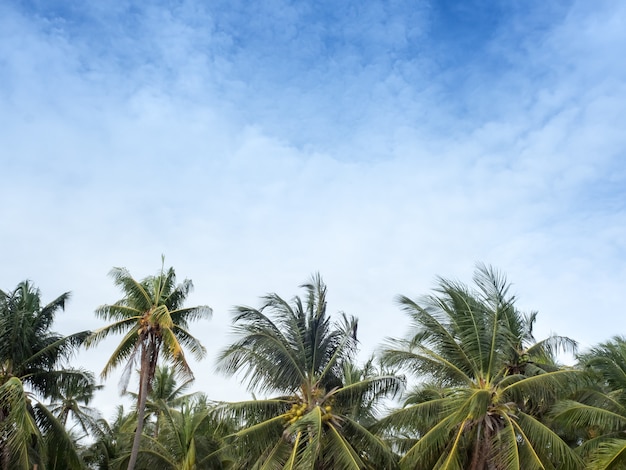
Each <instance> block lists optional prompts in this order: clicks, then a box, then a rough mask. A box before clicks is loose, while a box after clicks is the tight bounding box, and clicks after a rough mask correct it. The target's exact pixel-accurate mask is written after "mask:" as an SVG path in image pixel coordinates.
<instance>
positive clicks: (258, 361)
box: [219, 275, 402, 470]
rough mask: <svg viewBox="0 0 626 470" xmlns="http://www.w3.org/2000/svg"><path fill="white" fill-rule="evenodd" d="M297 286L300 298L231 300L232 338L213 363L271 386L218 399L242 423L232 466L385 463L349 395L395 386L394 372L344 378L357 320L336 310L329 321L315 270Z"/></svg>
mask: <svg viewBox="0 0 626 470" xmlns="http://www.w3.org/2000/svg"><path fill="white" fill-rule="evenodd" d="M301 287H303V288H304V289H305V292H306V295H305V297H304V299H302V298H300V297H297V296H296V297H294V299H293V300H292V301H291V302H286V301H285V300H283V299H282V298H281V297H279V296H278V295H277V294H269V295H267V296H265V297H264V298H263V301H264V302H263V305H262V306H261V308H260V309H254V308H251V307H243V306H240V307H236V310H235V315H234V319H233V330H234V333H235V335H236V337H237V338H238V339H237V340H236V341H235V342H234V343H233V344H232V345H231V346H229V347H228V348H226V349H225V350H224V351H223V352H222V353H221V354H220V356H219V369H220V370H221V371H223V372H225V373H226V374H227V375H231V376H232V375H235V374H236V373H241V374H243V378H244V380H245V381H247V385H248V389H249V390H250V391H253V392H255V391H256V392H262V393H268V392H269V393H273V394H277V396H276V397H274V398H269V399H263V400H253V401H248V402H242V403H231V404H228V405H227V406H226V407H225V410H227V411H230V412H231V413H232V414H233V416H235V417H237V418H239V419H240V420H241V423H242V426H243V427H242V429H241V430H240V431H239V432H237V433H235V434H234V436H233V438H234V440H233V442H232V449H233V452H237V451H240V455H242V458H241V460H240V461H239V463H238V466H237V467H236V468H242V469H244V468H245V469H260V468H263V469H269V468H288V469H294V468H299V469H304V468H308V469H316V470H323V469H338V470H342V469H364V468H378V469H384V468H389V467H390V466H392V465H393V455H392V453H391V451H390V449H389V448H388V446H387V445H386V444H385V443H384V442H383V441H382V440H381V439H379V438H378V437H377V436H376V435H374V434H372V433H371V432H370V431H369V430H368V429H367V428H366V427H365V426H364V425H363V424H362V423H361V422H360V421H359V419H358V418H357V417H356V416H357V415H358V414H355V413H354V409H355V403H363V402H366V401H368V400H369V399H371V398H372V397H375V398H381V397H385V396H390V395H393V394H395V393H396V392H397V391H398V390H399V389H400V387H401V386H402V380H401V379H400V378H399V377H396V376H394V375H384V376H367V377H365V378H362V379H361V380H351V381H347V380H346V379H347V376H346V374H345V372H346V371H348V368H347V367H345V365H346V364H349V363H351V362H353V361H354V358H355V355H356V353H357V338H356V331H357V321H356V319H355V318H354V317H347V316H346V315H342V317H341V321H339V322H337V323H332V322H331V319H330V317H329V316H328V315H327V313H326V286H325V285H324V283H323V281H322V279H321V277H320V276H319V275H316V276H314V277H313V278H312V280H311V282H310V283H307V284H304V285H303V286H301ZM351 378H353V377H352V376H351Z"/></svg>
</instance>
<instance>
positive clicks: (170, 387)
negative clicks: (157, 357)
mask: <svg viewBox="0 0 626 470" xmlns="http://www.w3.org/2000/svg"><path fill="white" fill-rule="evenodd" d="M177 379H178V374H177V372H176V370H175V369H174V368H172V367H170V366H169V365H161V366H157V368H156V371H155V373H154V378H153V380H152V386H151V387H150V393H149V394H148V399H147V400H146V419H149V418H150V417H155V422H154V437H155V438H157V437H159V429H160V421H161V418H162V417H163V410H165V409H170V408H177V407H178V406H180V405H182V404H183V403H184V402H186V401H188V400H189V399H190V398H192V397H193V396H194V395H197V394H198V393H199V392H193V393H189V394H186V393H185V392H186V391H187V389H188V388H189V387H190V386H191V384H192V383H193V381H194V379H193V377H183V382H182V383H181V384H180V385H179V384H178V380H177ZM128 395H130V396H131V397H133V398H134V399H135V400H137V398H138V395H137V394H136V393H134V392H128Z"/></svg>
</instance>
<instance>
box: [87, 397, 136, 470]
mask: <svg viewBox="0 0 626 470" xmlns="http://www.w3.org/2000/svg"><path fill="white" fill-rule="evenodd" d="M136 422H137V419H136V414H135V413H126V412H125V411H124V407H123V406H122V405H119V406H117V407H116V409H115V415H114V416H113V419H112V421H110V422H109V421H107V420H106V419H104V418H100V419H98V421H97V426H96V428H95V429H94V430H93V433H92V435H93V437H94V442H93V443H92V444H91V445H90V446H89V447H88V448H87V449H86V450H85V452H84V453H83V460H84V461H85V462H86V463H87V464H88V466H89V468H94V469H97V470H119V469H120V468H121V465H122V464H123V463H124V462H127V461H128V456H129V455H130V452H129V449H130V448H131V444H132V440H133V434H134V429H135V427H136V425H135V423H136ZM124 459H126V460H124Z"/></svg>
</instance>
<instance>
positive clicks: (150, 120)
mask: <svg viewBox="0 0 626 470" xmlns="http://www.w3.org/2000/svg"><path fill="white" fill-rule="evenodd" d="M624 50H626V3H623V2H615V1H609V0H607V1H602V0H598V1H594V2H588V1H586V0H580V1H553V2H544V1H540V0H536V1H535V0H531V1H526V2H513V1H512V2H501V1H495V0H494V1H490V0H472V1H464V2H460V1H453V0H438V1H427V0H392V1H379V0H375V1H374V0H373V1H370V2H360V1H350V0H348V1H345V2H335V1H327V0H320V1H315V2H312V1H302V2H289V1H287V0H268V1H266V2H243V1H235V0H229V1H222V0H214V1H211V2H208V1H206V2H205V1H199V0H189V1H185V0H165V1H159V0H146V1H143V2H133V1H117V2H108V1H93V2H79V1H73V0H65V1H61V0H59V1H55V0H21V1H18V0H8V1H4V2H1V3H0V142H1V150H0V178H1V184H0V202H1V212H0V213H1V215H2V217H1V220H2V222H1V223H2V225H1V227H0V288H1V289H3V290H9V289H12V288H14V287H15V285H16V284H17V283H18V282H20V281H21V280H23V279H31V280H33V281H34V282H35V284H36V285H38V286H39V287H40V288H41V290H42V293H43V298H44V300H48V301H49V300H52V299H53V298H54V297H56V296H57V295H59V294H60V293H62V292H65V291H72V293H73V298H72V301H71V303H70V304H69V305H68V308H67V309H66V312H65V313H63V314H61V315H60V316H59V318H58V323H57V326H56V328H57V329H58V330H59V331H62V332H67V333H70V332H74V331H77V330H81V329H95V328H97V327H99V326H102V325H103V322H102V321H101V320H99V319H97V318H96V317H95V316H94V314H93V311H94V309H95V308H96V307H97V306H98V305H101V304H104V303H112V302H114V301H116V300H118V298H119V297H120V292H119V291H118V290H116V288H115V287H114V286H113V283H112V281H111V279H110V278H109V277H108V276H107V273H108V272H109V270H110V269H111V268H112V267H113V266H124V267H127V268H128V269H129V270H130V271H131V273H132V274H133V275H134V276H135V277H137V278H142V277H144V276H146V275H150V274H154V273H156V272H157V271H158V269H159V267H160V257H161V254H164V255H165V258H166V264H167V265H171V266H174V267H175V269H176V272H177V273H178V276H179V278H180V279H183V278H190V279H192V280H193V281H194V284H195V287H196V288H195V291H194V293H193V294H192V296H191V297H190V299H189V305H194V304H209V305H211V306H212V307H213V309H214V317H213V319H212V320H211V321H209V322H204V323H201V324H200V323H199V324H196V325H195V326H194V328H193V331H194V332H195V333H196V334H197V336H198V337H199V338H200V339H201V340H202V342H203V343H204V344H205V345H206V347H207V350H208V354H207V358H206V360H204V361H202V362H201V363H198V364H196V365H194V369H195V372H196V378H197V382H196V388H197V389H201V390H204V391H205V392H206V393H207V394H208V395H209V397H211V398H215V399H233V398H240V397H245V396H247V394H246V392H245V391H244V389H243V388H242V387H241V386H240V385H239V384H238V383H237V381H236V380H233V379H224V378H222V377H220V376H217V375H216V374H215V370H214V369H215V356H216V353H217V351H218V350H219V349H220V348H222V347H224V346H225V345H226V344H227V343H228V341H229V336H228V331H229V324H230V310H231V308H232V306H233V305H237V304H246V305H258V298H259V296H261V295H263V294H265V293H267V292H278V293H279V294H281V295H283V296H284V297H287V298H289V297H291V296H293V295H295V294H297V293H299V290H298V285H299V284H301V283H302V282H304V281H306V280H307V279H308V278H309V276H310V275H311V273H313V272H317V271H319V272H320V273H321V274H322V276H323V277H324V279H325V280H326V282H327V284H328V285H329V291H330V299H329V301H330V302H329V308H330V310H331V312H337V311H345V312H347V313H350V314H354V315H357V316H358V317H359V318H360V327H359V332H360V334H361V338H360V339H361V343H362V350H363V355H364V356H365V355H367V354H369V353H370V352H371V351H373V350H374V349H375V348H376V347H377V346H378V345H379V344H380V343H381V342H382V341H383V339H384V338H385V337H387V336H397V335H401V334H403V333H404V332H405V331H406V327H407V324H408V323H407V321H406V318H405V317H404V316H403V314H402V313H401V312H400V310H399V308H398V307H397V306H396V305H395V303H394V297H395V296H396V295H398V294H405V295H408V296H411V297H419V296H420V295H423V294H426V293H428V292H429V290H430V289H431V288H432V287H433V286H434V282H435V278H436V276H443V277H448V278H453V279H458V280H461V281H466V282H470V281H471V274H472V272H473V270H474V267H475V264H476V262H484V263H487V264H491V265H493V266H495V267H497V268H498V269H500V270H501V271H503V272H504V273H506V274H507V276H508V278H509V280H510V281H511V282H512V283H513V290H514V292H515V293H516V294H517V296H518V299H519V301H518V305H519V306H520V308H521V309H523V310H527V311H530V310H538V311H539V312H540V315H539V321H538V325H537V330H536V333H537V335H536V336H537V337H539V338H540V337H543V336H545V335H547V334H549V333H550V332H556V333H559V334H562V335H568V336H571V337H573V338H575V339H577V340H578V341H580V343H581V344H582V345H583V347H585V346H590V345H592V344H595V343H597V342H599V341H603V340H606V339H608V338H609V337H610V336H612V335H615V334H626V320H625V318H626V312H625V311H624V303H623V300H622V298H623V296H624V293H625V292H626V132H625V123H626V61H625V60H624ZM117 339H119V338H117ZM114 345H115V339H114V340H113V341H112V342H107V343H103V344H102V346H101V347H100V348H98V349H97V350H95V351H93V350H92V351H86V352H81V353H80V354H79V356H78V357H77V358H76V360H75V364H76V365H82V366H84V367H87V368H89V369H92V370H94V371H96V372H99V371H100V370H101V369H102V366H103V365H104V362H105V360H106V359H107V358H108V355H109V354H110V353H111V352H112V348H113V347H114ZM116 382H117V380H116V378H111V379H110V380H108V381H107V382H106V385H107V387H106V390H105V392H103V394H102V395H101V396H100V397H99V398H98V401H97V403H96V405H97V406H99V407H101V408H103V409H105V410H106V409H110V408H112V406H113V405H114V403H115V402H116V401H117V400H119V398H118V395H117V383H116Z"/></svg>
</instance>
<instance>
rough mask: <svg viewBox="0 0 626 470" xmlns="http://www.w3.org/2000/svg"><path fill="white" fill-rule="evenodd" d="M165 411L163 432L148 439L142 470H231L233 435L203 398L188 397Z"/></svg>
mask: <svg viewBox="0 0 626 470" xmlns="http://www.w3.org/2000/svg"><path fill="white" fill-rule="evenodd" d="M158 406H160V407H161V410H160V415H161V421H162V425H161V432H160V433H159V435H158V437H147V436H146V438H145V439H144V441H143V442H142V447H141V449H140V451H139V457H138V464H139V465H141V467H142V468H159V469H164V470H165V469H167V470H222V469H224V468H229V457H228V454H227V449H226V446H225V445H224V437H225V436H226V435H227V434H230V433H232V432H233V427H232V426H231V425H230V423H228V422H227V421H224V420H222V419H220V416H219V415H218V414H217V413H215V412H214V409H215V406H214V405H213V404H210V403H209V402H208V401H207V400H206V398H205V397H204V396H203V395H202V394H196V395H195V396H187V397H186V398H184V399H181V400H180V401H179V404H178V405H177V407H175V408H172V407H169V406H167V405H166V404H165V403H164V402H162V401H161V402H159V403H158Z"/></svg>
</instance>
